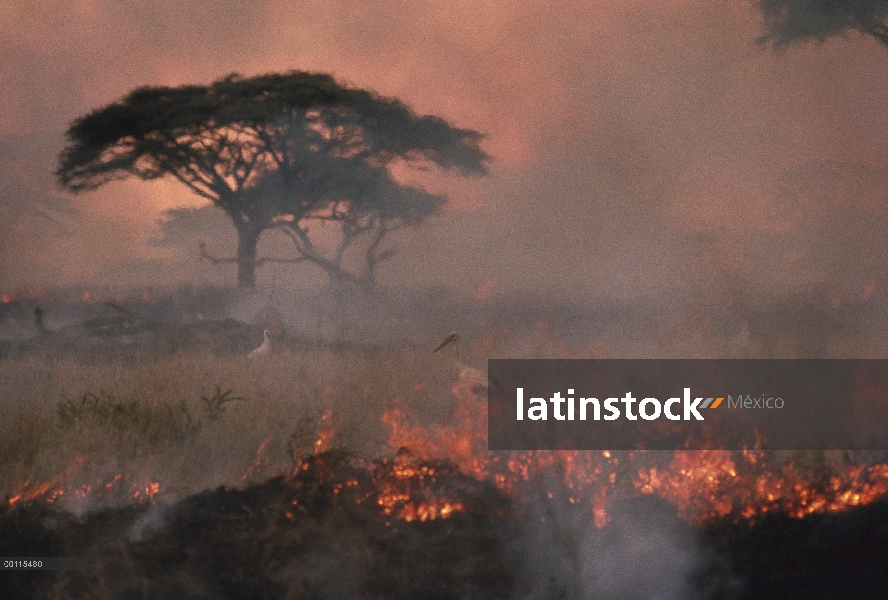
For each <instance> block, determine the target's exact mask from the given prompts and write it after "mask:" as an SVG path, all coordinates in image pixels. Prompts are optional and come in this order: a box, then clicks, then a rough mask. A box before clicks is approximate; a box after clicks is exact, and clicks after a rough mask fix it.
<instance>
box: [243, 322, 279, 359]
mask: <svg viewBox="0 0 888 600" xmlns="http://www.w3.org/2000/svg"><path fill="white" fill-rule="evenodd" d="M280 335H281V330H280V329H266V330H265V331H264V332H263V336H264V339H263V341H262V345H261V346H259V347H258V348H256V349H255V350H253V351H252V352H250V354H248V355H247V357H248V358H262V357H263V356H268V355H269V354H271V353H273V352H274V342H273V341H272V340H274V339H275V338H277V337H279V336H280Z"/></svg>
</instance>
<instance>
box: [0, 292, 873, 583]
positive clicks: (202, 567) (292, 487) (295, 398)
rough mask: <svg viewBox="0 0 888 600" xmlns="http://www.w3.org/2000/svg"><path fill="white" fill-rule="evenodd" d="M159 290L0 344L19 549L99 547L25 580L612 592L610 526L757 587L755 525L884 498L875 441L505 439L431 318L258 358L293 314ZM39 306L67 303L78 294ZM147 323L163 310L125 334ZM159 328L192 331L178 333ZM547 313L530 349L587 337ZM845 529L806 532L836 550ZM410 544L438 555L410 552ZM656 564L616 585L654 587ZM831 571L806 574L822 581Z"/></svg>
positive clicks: (685, 575) (53, 551)
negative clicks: (491, 442)
mask: <svg viewBox="0 0 888 600" xmlns="http://www.w3.org/2000/svg"><path fill="white" fill-rule="evenodd" d="M154 297H155V298H162V297H163V296H162V294H159V293H155V294H154ZM81 302H85V301H81ZM90 302H92V300H90ZM121 302H125V299H121ZM166 302H167V300H156V299H153V300H148V299H147V296H142V297H140V299H139V300H138V302H136V301H131V302H129V304H130V306H131V308H127V309H125V310H124V309H123V306H117V305H115V307H104V308H101V309H100V312H104V313H105V314H106V315H107V316H106V317H105V318H106V319H110V322H111V323H112V325H113V326H112V327H111V328H110V329H109V327H108V324H107V322H106V321H104V320H102V319H96V318H93V319H92V320H89V319H88V320H86V321H84V324H83V325H77V326H76V327H78V328H80V329H83V328H87V329H89V330H90V331H98V332H101V333H100V334H99V335H95V336H92V337H91V336H89V335H87V336H86V337H82V336H81V337H78V335H80V333H78V334H77V335H75V333H74V332H67V331H66V330H65V329H64V328H62V329H57V330H55V331H52V330H50V331H47V332H45V333H42V334H41V336H40V337H39V338H35V340H32V342H29V343H28V344H24V345H19V346H18V347H10V348H9V349H8V350H7V353H6V354H5V355H4V357H3V360H2V362H0V373H2V378H0V382H2V386H3V388H2V390H0V392H2V395H3V398H4V399H5V400H4V404H3V411H4V413H3V420H2V422H0V429H2V431H0V457H2V461H0V465H2V470H0V494H2V497H3V499H4V500H3V508H2V509H0V529H2V530H3V531H5V532H6V533H5V534H4V537H3V539H4V542H3V544H4V545H3V552H5V553H6V554H9V553H10V552H13V550H15V552H18V553H21V552H25V553H27V554H31V555H36V554H40V553H43V554H45V555H46V556H54V555H59V556H62V555H64V556H75V555H76V556H81V555H82V556H85V557H87V558H88V559H89V561H90V565H91V566H90V569H89V571H86V572H60V573H58V574H52V576H50V575H47V573H48V572H47V573H42V574H38V575H32V574H26V575H22V574H21V573H19V574H17V575H16V574H12V573H11V572H10V573H5V574H3V576H4V577H5V578H11V579H10V581H11V582H12V583H11V584H10V585H13V588H10V589H16V590H19V591H20V592H21V593H22V594H25V595H28V594H34V595H36V596H39V595H41V594H44V595H45V594H49V593H50V592H49V590H55V591H54V592H52V593H53V594H56V596H55V597H70V598H76V597H97V596H98V597H104V596H103V594H104V595H105V596H107V597H115V595H116V594H125V593H128V592H127V590H128V589H134V588H132V586H136V585H141V586H144V585H147V586H148V588H145V589H150V590H152V591H151V593H152V594H160V595H165V594H178V593H180V592H181V590H182V589H184V588H182V587H181V586H182V585H184V584H183V583H182V582H181V578H182V577H185V576H186V573H187V574H188V577H189V578H191V577H194V578H196V579H195V580H194V581H193V582H192V584H189V585H194V586H196V587H195V588H194V589H196V590H200V591H199V593H200V594H215V595H218V596H219V597H248V596H250V595H251V594H255V595H258V596H259V597H262V596H263V594H264V595H269V594H270V597H286V596H288V595H289V596H293V595H296V596H299V595H317V594H320V595H334V596H335V595H337V594H344V595H346V596H349V595H356V596H362V595H368V596H372V597H407V596H410V595H411V594H415V595H416V597H423V594H425V593H427V591H428V590H429V589H435V590H439V591H440V597H463V596H464V595H466V594H469V595H471V594H477V595H480V596H482V597H502V598H518V597H540V598H548V597H553V596H565V597H571V598H573V597H595V594H600V595H602V596H603V597H608V595H607V594H608V593H610V592H607V591H606V590H605V592H602V591H601V590H602V588H601V587H600V584H599V583H596V581H597V580H596V578H597V577H600V575H596V573H597V572H598V571H596V569H597V568H604V567H603V566H601V565H602V564H603V563H601V562H600V559H599V558H596V556H595V555H594V554H595V552H598V550H595V549H596V548H598V547H599V545H600V544H605V542H604V541H603V540H607V539H609V538H611V537H614V536H616V538H617V539H618V540H619V541H618V542H608V543H609V544H611V545H612V546H613V548H615V549H612V550H607V552H610V551H614V552H617V553H618V554H619V555H621V556H622V555H623V554H626V553H629V554H630V555H633V556H634V554H632V553H636V552H638V551H639V550H638V548H637V547H636V542H631V541H627V540H624V539H622V538H623V536H627V535H628V536H630V537H631V538H632V539H634V537H633V536H635V537H637V536H642V537H643V536H654V539H659V540H660V541H661V542H662V543H663V544H665V546H664V547H663V548H660V549H659V550H658V552H665V553H666V555H667V556H671V557H672V558H670V559H669V560H673V559H674V560H675V561H678V562H677V564H679V565H680V568H679V571H680V573H679V575H677V576H676V577H677V578H676V579H675V580H674V581H673V580H670V581H671V583H670V585H672V586H674V587H675V590H676V592H675V593H677V594H684V593H687V594H697V595H699V596H702V597H749V598H755V597H765V596H763V595H762V594H763V593H764V592H762V589H767V586H765V588H761V589H759V588H758V587H756V586H757V585H764V584H762V583H761V582H760V581H758V580H756V576H754V574H751V573H750V572H748V571H747V569H748V568H749V565H750V564H753V563H754V561H753V560H752V559H751V558H749V556H748V555H746V554H738V552H740V551H739V550H738V548H743V552H756V547H757V546H756V544H759V543H761V544H766V543H767V544H772V543H773V540H772V541H768V542H766V541H763V540H767V539H768V536H772V535H774V528H775V527H777V528H779V529H781V530H785V535H787V536H789V538H787V540H793V539H796V538H795V537H793V536H809V535H812V534H811V533H810V531H809V530H811V531H815V532H817V535H827V536H829V535H834V534H835V532H836V531H839V530H840V529H841V528H847V527H852V528H854V527H858V521H860V522H868V521H867V520H868V519H874V518H875V519H878V518H879V517H878V515H884V514H885V513H886V511H888V504H886V500H888V462H886V460H885V457H884V456H881V455H880V454H879V453H875V452H851V451H843V452H836V451H833V452H801V451H798V452H765V451H762V450H755V449H748V450H738V451H714V450H710V451H680V450H679V451H671V452H667V451H642V450H639V451H533V452H529V451H528V452H524V451H497V452H491V451H488V450H487V399H486V394H487V389H486V388H485V387H480V386H478V385H476V384H475V383H474V382H473V381H472V380H469V379H466V378H462V377H459V376H458V374H456V373H455V372H454V369H453V368H452V364H451V363H452V361H451V360H449V358H448V357H441V356H440V354H439V353H434V352H432V350H433V349H434V347H435V345H434V344H435V342H436V341H437V340H436V339H435V338H434V336H431V335H430V336H429V340H430V341H429V343H428V344H425V345H423V344H411V343H406V342H405V343H400V344H396V345H392V344H389V345H383V344H366V343H365V344H357V343H342V342H340V343H336V344H331V343H326V342H320V341H318V340H309V339H307V338H302V337H299V336H296V335H293V334H292V333H290V334H288V333H285V332H283V331H279V332H278V333H277V337H276V341H277V344H276V346H275V351H274V352H269V353H268V354H267V355H266V356H263V357H262V358H263V360H261V361H257V360H255V359H253V358H251V357H250V356H249V354H250V351H251V349H252V348H255V347H256V346H257V345H258V343H259V342H261V341H262V340H263V335H264V332H267V331H268V328H269V327H272V326H273V327H280V325H281V324H282V323H280V322H279V321H281V320H286V319H283V318H282V317H281V315H277V316H273V318H272V317H268V316H267V315H266V316H265V317H263V318H265V319H268V318H272V320H275V321H278V322H276V323H269V322H267V320H266V321H263V322H256V323H255V324H248V323H238V322H236V321H226V320H215V319H207V318H202V319H201V320H196V321H193V322H191V323H189V322H187V319H186V320H185V321H182V320H180V321H171V320H166V321H164V320H161V319H154V318H153V317H147V316H138V314H137V313H139V312H141V313H150V312H152V310H154V311H157V310H160V308H162V306H160V305H164V304H165V303H166ZM155 303H156V304H157V305H155ZM44 306H46V309H45V310H46V313H47V315H51V314H52V312H53V311H55V310H60V309H61V308H62V307H63V306H64V305H63V304H57V305H53V304H52V303H46V302H44ZM260 312H261V311H260ZM121 314H123V315H124V316H125V319H123V320H121V319H120V317H119V316H118V315H121ZM263 314H265V313H263ZM127 320H129V321H127ZM126 322H129V324H128V325H124V323H126ZM148 323H150V326H148V325H146V324H148ZM139 327H146V329H145V331H146V332H147V333H145V334H144V335H142V336H141V337H137V341H135V342H132V341H130V339H131V337H135V336H137V335H138V328H139ZM166 329H171V330H172V329H175V330H176V332H177V333H181V332H182V331H187V332H189V334H188V336H189V337H188V338H184V337H183V338H181V339H180V343H179V345H176V346H171V345H170V344H169V336H170V335H171V334H172V332H171V331H166ZM528 329H529V330H531V331H532V330H534V329H537V330H539V329H540V327H539V326H530V327H528ZM500 331H502V333H501V334H500V335H502V336H503V338H502V341H498V340H497V339H496V338H495V336H490V335H488V336H484V337H481V338H479V339H477V340H473V341H472V342H470V343H469V344H466V346H467V350H468V354H469V357H468V358H467V360H472V362H475V363H480V362H483V358H485V357H490V356H491V355H494V356H495V354H496V353H497V352H501V351H502V348H504V347H508V348H510V349H512V348H516V347H522V343H521V342H519V341H516V339H515V335H514V333H513V332H509V331H506V330H500ZM546 331H547V337H550V338H551V339H545V338H544V337H541V336H539V335H534V336H533V339H532V340H531V341H529V342H528V343H525V344H524V345H523V347H524V348H525V350H524V351H525V352H528V353H529V354H530V355H533V356H540V355H548V356H557V355H559V354H562V355H563V353H565V352H566V351H570V352H571V354H570V356H572V357H576V356H579V355H581V353H582V352H583V350H582V349H576V348H575V349H573V350H568V349H569V346H570V344H569V342H568V341H567V340H566V339H564V338H559V335H558V334H557V332H555V331H553V330H552V329H551V328H547V329H546ZM265 339H266V340H267V339H268V336H267V334H265ZM188 340H190V341H188ZM525 342H527V340H525ZM84 344H85V345H84ZM510 351H514V350H510ZM652 514H654V515H660V517H658V518H656V519H653V520H652V519H651V518H650V517H651V515H652ZM860 526H861V527H862V525H860ZM836 528H838V529H836ZM836 535H837V534H836ZM876 535H879V534H876ZM226 536H231V537H230V539H231V540H232V541H231V542H230V543H229V542H225V543H222V541H221V540H222V539H228V538H227V537H226ZM878 539H879V540H882V538H878ZM533 540H535V541H533ZM732 540H734V541H732ZM737 540H739V541H737ZM787 540H784V541H786V542H787V543H788V541H787ZM735 542H736V543H737V544H739V545H734V544H735ZM796 542H797V543H799V544H802V546H804V544H805V543H808V542H805V541H804V540H802V539H796ZM831 543H832V542H829V543H827V547H826V549H825V550H824V549H823V548H820V550H817V548H814V547H812V548H808V549H805V550H803V551H804V552H815V551H824V552H826V553H827V555H828V556H831V555H832V554H831V553H833V552H835V553H838V552H840V551H844V550H843V549H844V548H845V546H842V545H841V544H839V543H838V542H836V543H837V544H839V545H837V546H835V547H834V548H833V547H831V546H830V545H829V544H831ZM843 543H844V542H843ZM265 545H267V547H266V550H263V551H260V548H262V547H264V546H265ZM225 548H227V549H228V550H227V551H226V550H225ZM768 548H769V549H771V550H772V549H773V548H772V546H768ZM769 551H770V550H769ZM226 552H227V553H226ZM0 553H2V552H0ZM407 553H409V554H410V555H409V557H408V556H407ZM590 553H592V554H590ZM241 554H242V555H243V556H242V558H243V561H244V562H243V564H242V565H240V566H238V567H237V569H235V563H236V561H237V560H238V558H237V556H238V555H241ZM673 555H674V556H673ZM175 557H179V558H175ZM543 559H544V560H543ZM627 560H628V559H627ZM170 561H173V562H175V563H176V564H175V566H174V567H173V566H171V565H172V563H171V562H170ZM306 561H308V562H306ZM317 561H320V563H318V562H317ZM539 561H543V562H539ZM630 562H631V561H630ZM531 563H533V564H537V566H536V567H533V568H531V567H530V566H528V565H530V564H531ZM410 564H413V565H414V568H416V569H420V571H421V573H422V575H421V576H419V575H416V576H413V577H411V576H410V575H408V574H407V572H406V571H405V569H408V566H409V565H410ZM430 564H433V565H434V566H433V567H430V566H429V565H430ZM870 564H872V560H871V559H867V560H865V561H863V562H862V563H859V565H858V566H857V567H855V568H856V569H858V570H859V569H865V568H867V567H868V565H870ZM163 565H166V567H164V566H163ZM311 565H314V566H311ZM420 565H422V566H420ZM540 565H545V566H544V567H543V566H540ZM316 568H317V569H320V571H318V572H317V573H316V575H313V576H310V573H312V572H314V571H313V569H316ZM346 568H347V569H348V574H347V576H343V577H338V578H337V577H336V576H335V573H336V572H338V571H339V570H340V569H346ZM429 568H432V571H428V569H429ZM632 568H634V567H632ZM808 568H809V567H808V566H804V567H798V568H797V569H796V570H795V571H791V573H790V574H789V575H787V574H784V576H786V577H790V579H792V578H793V577H797V578H800V579H804V578H805V577H809V576H810V573H808V571H807V570H806V569H808ZM539 569H542V571H539ZM247 571H249V573H248V572H247ZM543 573H545V574H547V577H545V578H542V579H541V577H542V574H543ZM827 575H828V573H827ZM827 575H825V574H824V572H821V573H820V574H819V575H818V576H819V577H827ZM866 577H868V578H869V579H867V581H870V580H872V577H874V575H873V574H872V573H867V574H866ZM334 580H335V582H334ZM737 581H740V582H742V584H739V583H736V582H737ZM146 582H149V583H146ZM732 582H734V583H732ZM646 585H648V584H644V583H637V584H633V585H632V586H630V587H628V588H622V587H621V588H619V590H618V592H619V593H618V594H617V595H619V594H623V593H626V594H629V595H630V596H632V595H633V594H634V595H635V596H632V597H636V596H637V597H645V594H647V592H646V591H645V590H648V588H647V587H645V586H646ZM343 586H345V587H343ZM731 586H735V587H731ZM737 586H739V587H737ZM804 589H810V588H808V587H806V588H804ZM615 593H616V592H615ZM819 593H820V591H815V593H813V595H810V594H809V595H808V596H807V597H828V596H824V595H822V594H821V595H820V596H818V595H817V594H819ZM590 594H591V595H590ZM250 597H255V596H250ZM861 597H866V594H863V596H861Z"/></svg>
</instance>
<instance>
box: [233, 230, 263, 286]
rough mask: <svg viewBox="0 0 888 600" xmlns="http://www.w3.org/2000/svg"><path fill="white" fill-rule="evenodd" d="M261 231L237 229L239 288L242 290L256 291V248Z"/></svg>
mask: <svg viewBox="0 0 888 600" xmlns="http://www.w3.org/2000/svg"><path fill="white" fill-rule="evenodd" d="M261 233H262V232H261V231H256V230H254V228H252V227H249V226H246V227H238V228H237V287H239V288H240V289H242V290H253V289H256V246H257V245H258V244H259V235H260V234H261Z"/></svg>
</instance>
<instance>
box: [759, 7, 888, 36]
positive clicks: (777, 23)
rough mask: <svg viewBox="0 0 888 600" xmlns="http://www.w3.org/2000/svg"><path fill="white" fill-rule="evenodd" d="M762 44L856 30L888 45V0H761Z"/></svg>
mask: <svg viewBox="0 0 888 600" xmlns="http://www.w3.org/2000/svg"><path fill="white" fill-rule="evenodd" d="M758 5H759V9H760V10H761V11H762V15H763V16H764V30H765V32H764V35H763V36H762V37H761V38H760V40H759V41H760V42H761V43H771V44H773V46H774V47H776V48H779V47H782V46H786V45H789V44H791V43H793V42H796V41H804V40H808V39H816V40H819V41H824V40H826V39H827V38H829V37H832V36H834V35H838V34H840V33H842V32H843V31H845V30H846V29H855V30H857V31H859V32H861V33H863V34H865V35H869V36H872V37H873V38H875V39H876V40H878V41H879V42H881V43H882V44H884V45H886V46H888V0H759V3H758Z"/></svg>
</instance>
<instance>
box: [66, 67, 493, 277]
mask: <svg viewBox="0 0 888 600" xmlns="http://www.w3.org/2000/svg"><path fill="white" fill-rule="evenodd" d="M67 138H68V144H67V146H66V147H65V149H64V150H63V151H62V153H61V156H60V166H59V169H58V171H57V176H58V178H59V181H60V184H61V185H62V186H63V187H64V188H65V189H68V190H70V191H72V192H83V191H86V190H93V189H96V188H98V187H100V186H101V185H103V184H105V183H107V182H109V181H113V180H120V179H125V178H128V177H131V176H135V177H138V178H140V179H143V180H151V179H160V178H168V179H173V180H176V181H179V182H180V183H182V184H184V185H185V186H186V187H188V189H190V190H191V191H192V192H193V193H195V194H197V195H199V196H201V197H203V198H206V199H207V200H209V201H211V202H212V203H213V204H215V205H216V206H218V207H220V208H221V209H223V210H224V211H225V212H226V214H227V215H228V216H229V218H230V219H231V221H232V223H233V225H234V227H235V230H236V231H237V238H238V247H237V256H236V258H235V259H234V261H235V262H237V266H238V285H239V286H240V287H243V288H252V287H254V286H255V270H256V266H257V264H258V263H259V261H257V258H256V247H257V244H258V241H259V237H260V236H261V234H262V232H264V231H266V230H268V229H269V228H271V227H280V226H282V224H288V225H287V227H288V228H289V229H290V230H291V231H292V232H293V233H295V234H296V237H297V238H300V239H301V238H302V236H301V235H300V234H299V232H300V231H307V227H306V225H305V223H306V221H308V220H310V219H317V218H322V217H323V215H324V214H335V215H338V214H344V213H341V212H340V213H337V212H332V213H331V207H332V206H333V205H334V203H336V202H339V203H341V202H344V201H347V202H350V206H353V207H363V209H362V210H364V211H366V210H370V209H371V207H374V206H376V207H381V206H384V205H385V203H382V204H379V203H377V204H374V203H372V202H370V201H369V200H368V199H367V198H363V197H361V196H359V195H356V190H357V191H360V186H358V185H356V184H357V183H359V182H360V181H361V176H362V175H366V176H370V175H372V176H373V178H375V181H378V180H379V177H380V176H381V174H382V171H385V175H386V176H388V166H389V165H390V164H391V163H393V162H394V161H397V160H400V161H402V162H403V163H404V164H405V165H407V166H410V167H415V168H429V167H430V166H434V167H436V168H439V169H443V170H448V171H451V170H453V171H457V172H458V173H459V174H461V175H482V174H484V173H486V167H485V165H486V162H487V161H488V160H489V157H488V156H487V154H485V153H484V152H483V151H482V150H481V149H480V147H479V142H480V140H481V134H480V133H478V132H476V131H472V130H468V129H459V128H456V127H453V126H452V125H450V124H449V123H447V122H446V121H444V120H443V119H440V118H437V117H433V116H418V115H416V114H415V113H414V112H413V111H412V110H410V108H408V107H407V106H406V105H404V104H403V103H402V102H400V101H398V100H396V99H391V98H384V97H381V96H379V95H377V94H374V93H372V92H369V91H366V90H360V89H353V88H349V87H346V86H343V85H341V84H339V83H337V82H336V81H335V80H334V79H333V78H332V77H331V76H329V75H324V74H314V73H305V72H300V71H292V72H289V73H284V74H269V75H260V76H256V77H251V78H242V77H240V76H237V75H231V76H229V77H226V78H224V79H221V80H219V81H216V82H214V83H212V84H211V85H208V86H193V85H189V86H180V87H175V88H172V87H144V88H139V89H137V90H135V91H133V92H131V93H130V94H129V95H128V96H126V97H125V98H124V99H123V100H121V101H119V102H116V103H113V104H110V105H108V106H106V107H104V108H101V109H98V110H95V111H93V112H91V113H89V114H87V115H85V116H83V117H81V118H79V119H77V120H75V121H74V122H73V123H72V124H71V126H70V128H69V129H68V132H67ZM342 161H346V163H347V164H349V165H351V167H352V169H353V172H352V173H351V174H349V175H348V176H347V177H345V176H340V177H330V176H329V174H331V173H341V172H342V165H343V164H346V163H343V162H342ZM380 170H382V171H380ZM389 181H390V190H392V191H394V192H397V193H399V194H406V195H402V197H404V198H406V197H409V196H410V194H409V193H408V192H409V190H410V189H411V188H406V187H404V186H400V185H399V184H396V183H395V182H394V180H393V179H391V178H390V177H389ZM312 182H314V183H315V185H312ZM337 186H339V189H337ZM371 187H372V186H371ZM377 187H378V186H377ZM405 190H406V191H405ZM414 197H415V198H420V197H421V195H420V196H417V195H416V194H414ZM394 206H402V207H403V205H402V204H398V203H395V205H394ZM358 213H360V214H365V212H361V211H357V212H353V213H352V214H358ZM337 218H338V217H337ZM338 220H340V221H341V222H345V220H343V219H338ZM384 221H385V220H379V219H376V221H374V222H375V223H382V222H384ZM383 235H384V234H383ZM300 258H301V259H305V260H310V259H307V258H305V255H303V256H301V257H300ZM314 262H316V263H318V264H321V263H319V262H318V261H314ZM322 266H323V265H322Z"/></svg>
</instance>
